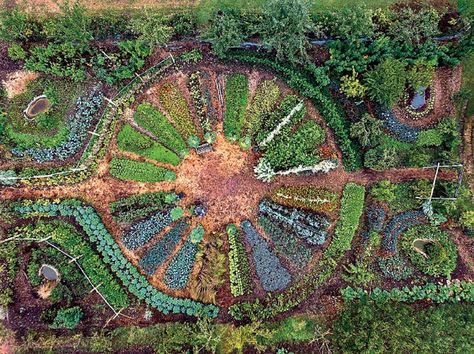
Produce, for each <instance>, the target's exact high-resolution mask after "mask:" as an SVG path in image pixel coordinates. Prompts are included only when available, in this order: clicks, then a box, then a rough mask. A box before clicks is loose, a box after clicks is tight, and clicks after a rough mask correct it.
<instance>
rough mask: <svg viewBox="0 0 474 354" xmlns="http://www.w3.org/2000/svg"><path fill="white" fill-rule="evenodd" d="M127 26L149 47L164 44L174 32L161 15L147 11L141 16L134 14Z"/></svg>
mask: <svg viewBox="0 0 474 354" xmlns="http://www.w3.org/2000/svg"><path fill="white" fill-rule="evenodd" d="M128 28H129V30H130V31H131V32H132V33H133V34H134V35H135V36H137V39H138V40H139V41H142V42H143V43H145V44H146V45H147V46H148V47H150V48H154V47H157V46H162V45H165V44H166V43H168V42H169V40H170V39H171V37H172V36H173V33H174V31H173V28H172V27H171V26H169V25H168V24H167V23H166V20H165V18H164V17H163V16H162V15H157V14H154V13H151V12H148V11H145V12H144V13H143V14H142V15H141V16H135V17H134V18H133V19H132V20H131V21H130V25H129V27H128Z"/></svg>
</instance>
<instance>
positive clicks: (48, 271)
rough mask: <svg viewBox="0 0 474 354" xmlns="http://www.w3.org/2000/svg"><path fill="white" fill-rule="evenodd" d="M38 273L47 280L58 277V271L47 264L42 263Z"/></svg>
mask: <svg viewBox="0 0 474 354" xmlns="http://www.w3.org/2000/svg"><path fill="white" fill-rule="evenodd" d="M40 273H41V274H42V275H43V276H44V277H45V278H46V279H47V280H57V279H58V278H59V274H58V271H57V270H56V269H55V268H53V267H52V266H49V265H47V264H43V265H42V266H41V269H40Z"/></svg>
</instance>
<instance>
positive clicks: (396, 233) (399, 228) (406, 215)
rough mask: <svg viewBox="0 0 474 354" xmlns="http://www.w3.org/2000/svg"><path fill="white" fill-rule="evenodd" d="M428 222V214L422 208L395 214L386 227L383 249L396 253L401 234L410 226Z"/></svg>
mask: <svg viewBox="0 0 474 354" xmlns="http://www.w3.org/2000/svg"><path fill="white" fill-rule="evenodd" d="M426 222H427V219H426V216H425V214H424V213H423V212H422V211H421V210H409V211H405V212H402V213H399V214H397V215H395V216H394V217H393V218H392V219H391V220H390V222H389V223H388V224H387V226H386V227H385V229H384V237H383V241H382V247H383V249H384V250H385V251H387V252H390V253H396V252H397V243H398V238H399V237H400V235H401V234H402V233H404V232H405V231H406V230H408V229H409V228H411V227H413V226H416V225H421V224H425V223H426Z"/></svg>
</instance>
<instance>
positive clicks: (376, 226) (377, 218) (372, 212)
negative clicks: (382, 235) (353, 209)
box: [367, 204, 387, 232]
mask: <svg viewBox="0 0 474 354" xmlns="http://www.w3.org/2000/svg"><path fill="white" fill-rule="evenodd" d="M386 217H387V215H386V212H385V209H384V208H383V207H382V206H381V205H377V204H372V205H371V206H370V207H369V208H368V210H367V222H368V227H369V230H374V231H377V232H380V231H382V229H383V225H384V223H385V218H386Z"/></svg>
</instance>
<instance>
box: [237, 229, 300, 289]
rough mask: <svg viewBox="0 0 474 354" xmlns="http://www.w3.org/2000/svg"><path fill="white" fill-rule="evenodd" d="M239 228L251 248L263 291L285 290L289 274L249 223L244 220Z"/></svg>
mask: <svg viewBox="0 0 474 354" xmlns="http://www.w3.org/2000/svg"><path fill="white" fill-rule="evenodd" d="M240 226H241V228H242V231H243V232H244V234H245V240H246V241H247V243H248V244H249V245H250V247H251V248H252V259H253V261H254V264H255V270H256V271H257V275H258V278H259V280H260V283H261V284H262V287H263V289H264V290H265V291H270V292H271V291H277V290H282V289H284V288H286V287H287V286H288V284H290V282H291V275H290V273H288V271H287V270H286V269H285V268H284V267H283V266H282V265H281V263H280V260H279V259H278V257H277V256H275V254H273V252H272V251H271V250H270V249H269V248H268V244H267V242H266V241H265V240H264V239H263V238H262V236H260V234H259V233H258V232H257V230H256V229H255V227H254V226H253V225H252V224H251V223H250V221H248V220H244V221H242V222H241V224H240Z"/></svg>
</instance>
